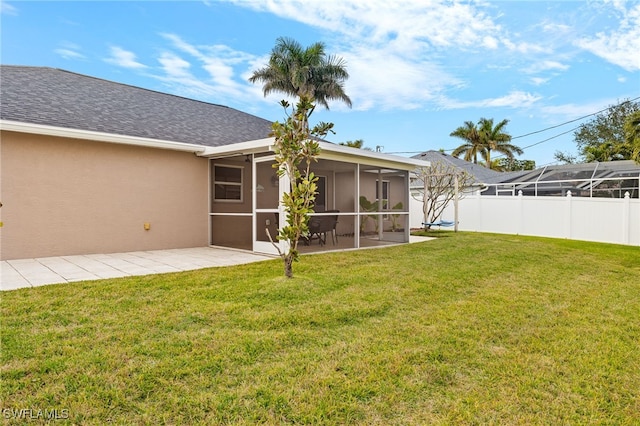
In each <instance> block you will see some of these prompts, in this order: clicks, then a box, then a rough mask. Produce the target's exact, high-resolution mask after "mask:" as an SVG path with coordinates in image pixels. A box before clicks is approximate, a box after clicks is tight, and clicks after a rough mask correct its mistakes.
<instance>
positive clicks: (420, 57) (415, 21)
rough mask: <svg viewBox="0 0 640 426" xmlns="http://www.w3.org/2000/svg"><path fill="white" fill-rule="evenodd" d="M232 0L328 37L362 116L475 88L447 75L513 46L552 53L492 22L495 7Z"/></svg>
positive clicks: (380, 0) (412, 0) (389, 0)
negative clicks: (513, 37)
mask: <svg viewBox="0 0 640 426" xmlns="http://www.w3.org/2000/svg"><path fill="white" fill-rule="evenodd" d="M230 1H231V2H233V3H235V4H236V5H238V6H241V7H246V8H251V9H254V10H258V11H261V12H267V13H272V14H274V15H278V16H280V17H282V18H285V19H291V20H295V21H298V22H302V23H304V24H307V25H311V26H313V27H315V28H318V29H320V30H324V31H327V34H328V37H329V41H327V42H326V43H327V45H328V48H329V50H331V51H335V53H336V54H337V55H338V56H341V57H343V58H344V59H346V61H347V68H348V71H349V74H350V78H349V80H347V82H346V91H347V93H348V94H349V96H350V97H351V99H352V100H353V102H354V105H353V107H354V109H356V110H368V109H372V108H382V109H391V108H396V109H415V108H421V107H424V106H425V105H427V104H429V103H432V102H435V100H436V99H438V98H441V97H443V96H444V93H446V92H447V91H448V90H451V89H458V88H460V87H462V86H466V85H468V84H470V82H469V81H465V80H463V79H462V78H461V77H460V76H459V75H456V73H455V71H448V69H453V70H455V67H457V68H459V69H461V70H464V67H465V66H468V67H476V66H477V64H478V63H479V59H478V58H477V57H476V55H483V54H484V52H486V51H490V52H492V54H494V55H495V54H496V52H497V51H499V49H500V48H501V47H506V50H507V55H508V54H513V53H517V54H523V53H524V54H529V55H531V54H536V53H541V52H547V51H548V49H546V48H545V47H543V46H541V45H538V44H536V43H533V42H527V41H520V40H516V41H512V40H511V39H510V38H509V34H508V31H506V30H505V29H504V28H503V27H502V26H501V25H500V24H499V23H498V22H497V21H496V19H498V18H499V17H498V18H494V17H493V16H491V15H490V12H492V11H493V6H491V5H488V4H482V3H467V2H465V3H458V2H454V3H452V2H444V1H431V2H425V1H424V0H368V1H341V2H327V1H322V0H304V1H303V0H270V1H265V2H258V1H244V0H230ZM300 10H304V11H305V12H304V13H300ZM332 43H333V46H332ZM336 50H337V51H336ZM502 55H503V57H504V53H502ZM443 61H447V62H449V61H451V62H454V63H455V67H454V68H451V67H450V66H449V68H447V64H445V63H443ZM502 63H504V60H503V61H502ZM467 64H470V65H467ZM486 65H487V64H485V63H482V64H481V65H480V66H481V67H483V66H486ZM488 65H491V66H497V64H496V63H490V64H488ZM463 72H464V73H466V72H467V71H466V70H464V71H463ZM470 78H473V77H470ZM336 107H338V108H339V106H337V105H336Z"/></svg>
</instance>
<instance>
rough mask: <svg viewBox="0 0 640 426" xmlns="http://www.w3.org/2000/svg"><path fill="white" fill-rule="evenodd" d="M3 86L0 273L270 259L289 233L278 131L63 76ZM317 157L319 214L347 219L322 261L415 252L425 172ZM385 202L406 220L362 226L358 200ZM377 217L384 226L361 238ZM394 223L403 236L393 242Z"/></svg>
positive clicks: (14, 77) (223, 110) (34, 70)
mask: <svg viewBox="0 0 640 426" xmlns="http://www.w3.org/2000/svg"><path fill="white" fill-rule="evenodd" d="M0 78H1V81H0V90H1V91H0V130H1V135H0V136H1V139H0V156H1V157H0V161H1V164H0V165H1V167H0V202H2V205H3V206H2V208H1V209H0V220H1V222H2V224H3V226H2V228H0V233H1V234H0V235H1V243H0V259H3V260H5V259H19V258H33V257H45V256H60V255H74V254H89V253H112V252H122V251H139V250H153V249H167V248H183V247H198V246H207V245H216V246H224V247H230V248H238V249H246V250H253V251H256V252H264V253H274V252H275V249H274V247H273V246H272V244H271V243H270V242H269V239H268V237H267V234H266V232H265V230H266V229H269V231H270V233H271V235H273V236H275V234H276V224H277V223H284V216H283V214H282V213H283V212H282V208H281V206H280V205H279V200H280V197H281V196H282V193H283V188H284V187H286V186H287V185H288V182H286V178H284V177H281V178H279V177H278V176H277V175H276V173H275V169H274V168H273V165H274V164H275V161H274V152H273V149H272V145H273V138H271V137H269V133H270V131H271V122H269V121H267V120H264V119H262V118H259V117H256V116H253V115H251V114H247V113H244V112H241V111H238V110H235V109H232V108H228V107H225V106H221V105H215V104H210V103H206V102H201V101H197V100H192V99H187V98H183V97H179V96H174V95H169V94H165V93H160V92H155V91H152V90H147V89H143V88H139V87H133V86H128V85H124V84H120V83H116V82H111V81H106V80H102V79H98V78H94V77H89V76H85V75H80V74H76V73H72V72H68V71H64V70H60V69H52V68H43V67H24V66H8V65H3V66H1V68H0ZM320 146H321V150H322V151H321V154H320V156H319V161H318V162H317V163H315V164H314V166H313V170H314V172H315V174H316V175H318V176H320V177H321V178H320V181H319V188H320V192H319V194H318V196H317V201H316V212H322V211H325V210H327V211H328V210H339V223H338V225H337V229H336V234H337V236H338V240H339V246H338V245H336V246H333V245H331V244H326V245H325V247H327V246H328V248H329V249H331V248H338V247H339V248H359V247H362V246H365V245H371V244H383V243H386V242H407V241H408V240H409V226H408V224H409V191H408V189H409V172H410V171H411V170H413V169H415V167H417V166H421V165H422V166H424V165H426V163H424V162H422V161H419V160H416V159H409V158H403V157H396V156H390V155H385V154H381V153H374V152H370V151H365V150H359V149H354V148H349V147H344V146H341V145H336V144H332V143H329V142H321V143H320ZM379 193H382V194H383V197H386V199H385V200H384V201H385V203H384V207H385V208H388V206H394V205H396V204H397V203H398V202H402V203H403V206H404V208H403V209H401V210H397V211H393V215H390V214H389V211H388V210H385V209H382V210H384V211H380V212H374V213H371V212H367V214H366V215H364V214H361V212H360V208H359V202H358V200H359V199H360V197H361V196H365V197H367V198H368V199H369V200H375V199H376V198H377V194H379ZM378 205H383V203H378ZM327 214H328V213H327ZM372 215H373V216H374V217H376V219H377V220H378V224H379V225H382V226H376V228H375V232H373V231H372V230H369V231H370V232H360V225H361V223H362V221H363V220H364V219H366V218H368V217H370V216H372ZM390 216H393V219H394V225H396V224H397V223H398V222H399V223H400V226H394V230H398V229H399V230H401V231H402V232H389V231H390V229H389V228H390V222H389V218H390ZM385 219H386V220H385ZM365 231H367V230H366V229H365ZM319 247H320V246H319V244H317V243H315V245H314V244H313V241H312V242H311V245H310V246H309V249H317V248H319Z"/></svg>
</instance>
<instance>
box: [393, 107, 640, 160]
mask: <svg viewBox="0 0 640 426" xmlns="http://www.w3.org/2000/svg"><path fill="white" fill-rule="evenodd" d="M638 99H640V96H638V97H637V98H633V99H627V100H626V101H624V102H620V103H619V104H617V105H612V106H609V107H607V108H604V109H601V110H600V111H596V112H594V113H591V114H588V115H584V116H582V117H579V118H576V119H573V120H569V121H565V122H564V123H560V124H557V125H555V126H551V127H547V128H544V129H542V130H536V131H535V132H530V133H526V134H524V135H518V136H513V137H512V138H511V140H513V139H519V138H524V137H525V136H531V135H535V134H538V133H542V132H546V131H547V130H551V129H555V128H558V127H562V126H565V125H567V124H570V123H574V122H576V121H580V120H584V119H585V118H587V117H591V116H593V115H596V114H600V113H601V112H604V111H607V110H609V109H611V108H615V107H618V106H620V105H624V104H626V103H629V102H634V101H637V100H638ZM579 128H580V126H578V127H574V128H573V129H571V130H567V131H566V132H562V133H559V134H557V135H555V136H551V137H550V138H547V139H544V140H542V141H539V142H536V143H533V144H531V145H527V146H525V147H523V148H521V149H522V150H523V151H524V150H525V149H528V148H531V147H534V146H536V145H540V144H542V143H545V142H548V141H550V140H552V139H555V138H557V137H560V136H562V135H566V134H567V133H570V132H573V131H574V130H577V129H579ZM442 151H455V148H453V149H443V150H442ZM422 152H424V151H398V152H389V153H388V154H420V153H422ZM503 156H504V154H499V155H496V156H495V157H494V158H500V157H503Z"/></svg>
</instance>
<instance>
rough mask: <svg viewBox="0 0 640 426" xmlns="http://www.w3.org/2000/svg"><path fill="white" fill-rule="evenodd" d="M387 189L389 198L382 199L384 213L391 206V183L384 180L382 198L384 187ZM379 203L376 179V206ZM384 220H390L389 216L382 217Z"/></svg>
mask: <svg viewBox="0 0 640 426" xmlns="http://www.w3.org/2000/svg"><path fill="white" fill-rule="evenodd" d="M385 186H386V187H387V198H383V199H382V211H388V210H389V209H390V208H391V206H390V205H389V200H390V199H391V194H390V192H391V181H388V180H384V179H383V180H382V196H384V187H385ZM377 203H378V179H376V204H377ZM382 219H383V220H389V219H390V217H389V215H388V214H385V215H384V216H382Z"/></svg>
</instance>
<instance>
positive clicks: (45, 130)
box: [0, 120, 206, 155]
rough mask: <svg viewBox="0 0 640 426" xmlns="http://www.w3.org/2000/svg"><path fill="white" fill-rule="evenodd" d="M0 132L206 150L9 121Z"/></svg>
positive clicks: (175, 149)
mask: <svg viewBox="0 0 640 426" xmlns="http://www.w3.org/2000/svg"><path fill="white" fill-rule="evenodd" d="M0 130H6V131H12V132H21V133H30V134H36V135H45V136H56V137H61V138H73V139H84V140H90V141H96V142H106V143H117V144H122V145H133V146H141V147H146V148H159V149H169V150H173V151H182V152H193V153H195V154H198V155H201V154H202V153H203V152H204V151H205V148H206V147H204V146H202V145H196V144H189V143H182V142H175V141H166V140H160V139H151V138H142V137H138V136H127V135H116V134H113V133H103V132H95V131H92V130H80V129H71V128H67V127H57V126H49V125H45V124H32V123H23V122H20V121H10V120H0Z"/></svg>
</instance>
